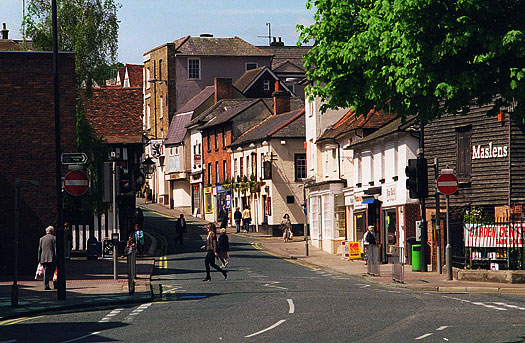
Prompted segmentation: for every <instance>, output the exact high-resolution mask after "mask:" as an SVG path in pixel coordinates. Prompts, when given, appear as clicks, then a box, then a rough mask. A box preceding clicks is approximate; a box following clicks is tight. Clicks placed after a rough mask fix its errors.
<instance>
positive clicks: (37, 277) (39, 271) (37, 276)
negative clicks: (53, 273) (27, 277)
mask: <svg viewBox="0 0 525 343" xmlns="http://www.w3.org/2000/svg"><path fill="white" fill-rule="evenodd" d="M42 279H44V265H42V263H39V264H38V266H37V267H36V273H35V280H42Z"/></svg>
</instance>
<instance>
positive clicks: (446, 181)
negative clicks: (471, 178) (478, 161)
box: [437, 174, 458, 195]
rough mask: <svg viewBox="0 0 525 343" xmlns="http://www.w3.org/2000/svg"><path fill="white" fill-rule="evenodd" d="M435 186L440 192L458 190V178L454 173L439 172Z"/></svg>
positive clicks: (450, 192) (451, 192) (448, 192)
mask: <svg viewBox="0 0 525 343" xmlns="http://www.w3.org/2000/svg"><path fill="white" fill-rule="evenodd" d="M437 188H438V191H439V192H441V193H442V194H445V195H450V194H454V193H455V192H456V191H457V190H458V178H457V177H456V175H454V174H441V175H439V177H438V179H437Z"/></svg>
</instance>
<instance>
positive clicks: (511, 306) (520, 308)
mask: <svg viewBox="0 0 525 343" xmlns="http://www.w3.org/2000/svg"><path fill="white" fill-rule="evenodd" d="M493 304H496V305H499V306H505V307H508V308H515V309H518V310H522V311H525V308H523V307H519V306H516V305H510V304H506V303H497V302H493Z"/></svg>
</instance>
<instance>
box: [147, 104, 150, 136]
mask: <svg viewBox="0 0 525 343" xmlns="http://www.w3.org/2000/svg"><path fill="white" fill-rule="evenodd" d="M150 119H151V105H150V104H148V106H147V107H146V127H147V128H148V130H149V129H151V123H150Z"/></svg>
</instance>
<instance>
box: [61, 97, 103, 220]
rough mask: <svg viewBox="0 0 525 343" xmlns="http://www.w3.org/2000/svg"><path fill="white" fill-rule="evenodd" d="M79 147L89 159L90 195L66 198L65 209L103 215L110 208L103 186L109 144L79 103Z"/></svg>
mask: <svg viewBox="0 0 525 343" xmlns="http://www.w3.org/2000/svg"><path fill="white" fill-rule="evenodd" d="M76 120H77V123H76V126H77V146H78V150H79V151H81V152H84V153H85V154H86V155H87V156H88V157H89V158H88V163H87V164H86V166H85V171H86V173H87V174H88V177H89V179H90V190H91V192H90V194H87V195H84V196H82V197H66V198H64V207H65V208H66V209H70V210H75V209H79V210H81V211H89V212H94V213H95V214H98V215H100V214H102V213H104V211H105V210H106V209H107V208H108V204H104V203H103V202H102V192H103V190H104V185H103V175H104V173H103V168H104V161H106V160H107V156H108V153H109V150H108V146H107V144H106V143H105V142H104V141H103V140H101V139H100V138H98V137H97V136H96V134H95V132H94V130H93V128H92V126H91V125H90V124H89V123H88V122H87V120H86V118H85V116H84V111H83V109H82V104H81V103H80V102H78V103H77V116H76Z"/></svg>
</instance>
